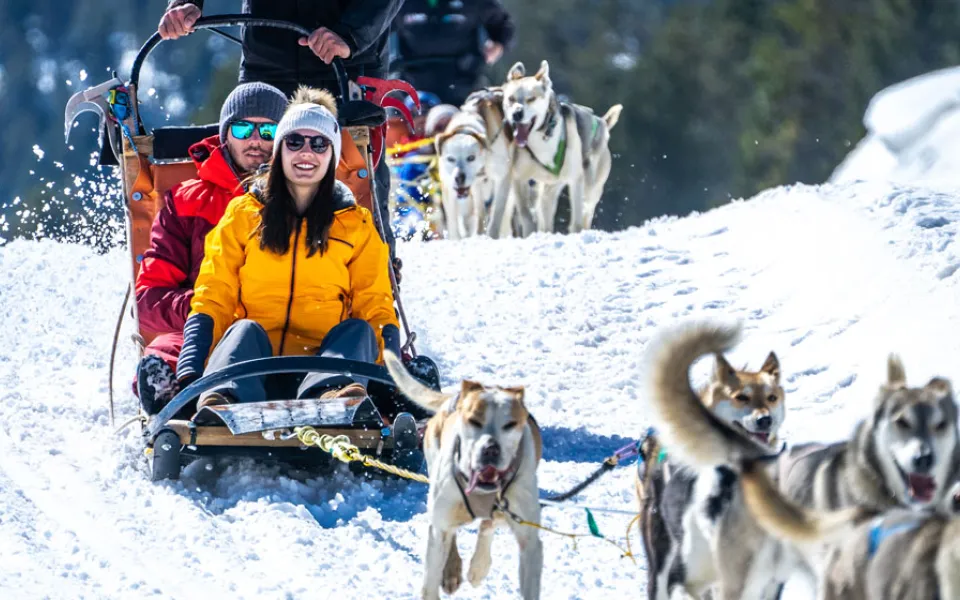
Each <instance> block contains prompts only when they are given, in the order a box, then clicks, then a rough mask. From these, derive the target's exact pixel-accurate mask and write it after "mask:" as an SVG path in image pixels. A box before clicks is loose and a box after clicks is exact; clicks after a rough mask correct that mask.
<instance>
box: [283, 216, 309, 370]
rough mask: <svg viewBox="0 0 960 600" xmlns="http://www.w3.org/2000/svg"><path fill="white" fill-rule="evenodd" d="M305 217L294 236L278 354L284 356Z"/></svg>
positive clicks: (298, 222)
mask: <svg viewBox="0 0 960 600" xmlns="http://www.w3.org/2000/svg"><path fill="white" fill-rule="evenodd" d="M302 223H303V218H302V217H298V218H297V233H296V235H294V236H293V248H292V249H291V250H292V252H293V261H292V262H291V266H290V297H289V298H287V316H286V318H285V319H284V321H283V332H282V333H281V334H280V348H279V349H278V350H277V355H278V356H283V345H284V344H285V343H286V341H287V329H288V328H289V327H290V309H291V308H293V283H294V281H296V275H297V252H298V251H299V250H300V225H301V224H302Z"/></svg>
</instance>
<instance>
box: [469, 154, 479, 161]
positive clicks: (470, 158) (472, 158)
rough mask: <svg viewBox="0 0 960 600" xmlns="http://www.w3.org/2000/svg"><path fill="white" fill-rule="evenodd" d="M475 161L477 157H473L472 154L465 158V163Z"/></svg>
mask: <svg viewBox="0 0 960 600" xmlns="http://www.w3.org/2000/svg"><path fill="white" fill-rule="evenodd" d="M475 160H477V157H476V156H474V155H472V154H471V155H470V156H468V157H467V162H473V161H475Z"/></svg>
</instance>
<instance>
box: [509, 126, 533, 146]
mask: <svg viewBox="0 0 960 600" xmlns="http://www.w3.org/2000/svg"><path fill="white" fill-rule="evenodd" d="M531 129H533V123H514V124H513V141H515V142H516V143H517V146H519V147H520V148H524V147H526V145H527V139H528V138H529V137H530V130H531Z"/></svg>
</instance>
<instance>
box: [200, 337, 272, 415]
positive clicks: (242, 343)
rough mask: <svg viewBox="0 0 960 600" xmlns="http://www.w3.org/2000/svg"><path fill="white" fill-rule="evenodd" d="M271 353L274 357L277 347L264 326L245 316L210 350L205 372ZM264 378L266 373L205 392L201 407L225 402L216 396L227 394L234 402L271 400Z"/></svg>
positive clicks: (201, 396)
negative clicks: (272, 344)
mask: <svg viewBox="0 0 960 600" xmlns="http://www.w3.org/2000/svg"><path fill="white" fill-rule="evenodd" d="M270 356H273V347H272V346H271V345H270V338H269V337H267V332H266V331H265V330H264V329H263V326H261V325H260V324H259V323H257V322H256V321H251V320H249V319H241V320H239V321H237V322H236V323H234V324H233V325H231V326H230V327H229V328H228V329H227V332H226V333H225V334H223V339H221V340H220V343H219V344H217V346H216V348H214V349H213V352H211V353H210V359H209V360H208V361H207V368H206V369H205V370H204V372H203V374H204V375H209V374H210V373H216V372H217V371H222V370H223V369H226V368H227V367H229V366H231V365H234V364H236V363H238V362H243V361H245V360H254V359H257V358H267V357H270ZM264 380H265V377H264V376H260V377H244V378H243V379H238V380H236V381H230V382H228V383H224V384H223V385H220V386H218V387H216V388H214V389H212V390H210V391H207V392H204V393H203V394H201V395H200V401H199V402H198V404H197V405H198V407H200V406H202V405H206V404H221V403H222V402H219V401H218V402H212V400H214V399H216V400H220V398H219V397H225V398H226V399H227V400H228V401H230V402H263V401H265V400H267V392H266V390H265V388H264ZM207 398H210V401H207V402H204V400H205V399H207Z"/></svg>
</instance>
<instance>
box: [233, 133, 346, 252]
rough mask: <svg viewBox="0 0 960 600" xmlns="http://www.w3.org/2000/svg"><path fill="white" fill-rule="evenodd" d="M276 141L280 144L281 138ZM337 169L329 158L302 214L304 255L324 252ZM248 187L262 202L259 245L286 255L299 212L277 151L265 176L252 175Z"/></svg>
mask: <svg viewBox="0 0 960 600" xmlns="http://www.w3.org/2000/svg"><path fill="white" fill-rule="evenodd" d="M276 143H278V144H279V143H280V140H277V142H276ZM281 152H283V149H281ZM336 170H337V165H336V164H334V161H332V160H331V161H330V166H329V167H328V169H327V174H326V175H324V176H323V179H321V180H320V187H319V188H317V193H316V194H315V195H314V196H313V201H312V202H311V203H310V206H308V207H307V210H306V212H304V214H303V218H305V219H306V220H307V232H306V233H307V234H306V243H307V256H313V255H314V254H316V252H317V251H318V250H319V251H320V255H321V256H322V255H323V253H324V252H326V251H327V241H328V238H329V236H330V226H331V225H332V224H333V212H334V206H333V205H334V198H333V194H334V185H335V183H336V179H337V178H336ZM250 189H251V191H252V192H253V193H254V194H255V195H256V196H257V199H258V200H259V201H260V202H261V203H262V204H263V208H262V209H260V227H258V228H257V235H259V236H260V248H261V249H263V250H269V251H270V252H273V253H274V254H286V253H287V252H288V251H289V250H290V236H291V235H293V231H294V229H295V228H296V226H297V220H298V215H297V203H296V202H295V201H294V199H293V195H291V194H290V190H289V189H287V178H286V177H285V176H284V174H283V159H282V158H281V156H280V153H278V154H277V157H276V158H274V159H273V161H272V162H271V164H270V168H269V169H268V170H267V172H266V174H265V175H258V176H256V177H255V178H254V183H253V185H252V186H251V187H250ZM294 250H296V249H295V248H294Z"/></svg>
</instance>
